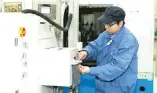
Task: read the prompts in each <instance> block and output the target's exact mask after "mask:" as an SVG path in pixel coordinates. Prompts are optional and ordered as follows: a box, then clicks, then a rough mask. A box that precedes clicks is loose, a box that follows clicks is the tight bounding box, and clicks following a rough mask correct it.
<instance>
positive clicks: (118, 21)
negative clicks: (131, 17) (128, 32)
mask: <svg viewBox="0 0 157 93" xmlns="http://www.w3.org/2000/svg"><path fill="white" fill-rule="evenodd" d="M121 21H122V20H117V21H116V23H117V24H118V25H119V23H120V22H121ZM123 25H125V22H124V21H123Z"/></svg>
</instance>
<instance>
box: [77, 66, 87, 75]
mask: <svg viewBox="0 0 157 93" xmlns="http://www.w3.org/2000/svg"><path fill="white" fill-rule="evenodd" d="M77 68H78V71H79V72H80V73H82V74H86V73H89V72H90V68H89V67H87V66H82V65H80V64H79V65H78V66H77Z"/></svg>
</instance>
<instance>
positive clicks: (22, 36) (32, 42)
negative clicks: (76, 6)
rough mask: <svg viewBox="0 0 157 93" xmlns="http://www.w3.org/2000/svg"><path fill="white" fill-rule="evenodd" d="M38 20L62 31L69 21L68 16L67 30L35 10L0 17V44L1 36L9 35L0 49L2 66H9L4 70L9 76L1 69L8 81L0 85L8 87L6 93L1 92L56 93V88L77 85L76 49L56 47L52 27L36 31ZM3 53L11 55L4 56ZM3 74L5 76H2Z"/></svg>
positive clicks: (70, 17)
mask: <svg viewBox="0 0 157 93" xmlns="http://www.w3.org/2000/svg"><path fill="white" fill-rule="evenodd" d="M23 13H29V14H23ZM41 17H42V18H43V19H45V20H46V21H47V23H49V24H51V25H52V26H54V27H56V28H58V29H61V30H62V31H68V30H69V26H70V23H71V19H72V15H70V16H69V21H68V23H67V26H66V27H65V28H63V27H61V26H59V25H58V24H57V23H55V22H53V21H52V20H50V19H49V18H48V17H47V16H45V15H43V14H41V13H40V12H37V11H35V10H29V9H27V10H23V11H22V13H9V14H8V13H1V14H0V20H1V22H0V25H1V27H0V31H1V40H3V38H5V35H4V34H7V33H8V31H11V32H10V33H9V34H8V39H6V41H5V43H3V45H2V46H1V54H2V53H4V54H3V55H1V56H3V57H4V59H3V58H2V59H3V60H4V65H3V66H4V67H7V65H9V66H8V68H7V69H9V70H10V73H9V72H7V71H6V68H1V71H5V72H3V73H4V77H5V76H6V78H5V79H8V81H9V82H8V83H6V82H5V84H4V85H3V84H1V85H3V87H4V86H5V85H6V86H7V85H10V83H11V84H12V85H11V86H10V87H9V90H7V89H6V90H5V92H7V93H59V92H60V91H61V89H60V88H59V87H68V88H70V89H72V90H73V89H75V88H76V87H77V86H78V84H79V82H80V80H79V78H80V76H79V75H80V74H79V72H78V71H77V68H76V65H77V64H78V63H80V62H81V61H78V60H77V52H78V49H77V48H72V47H71V48H60V47H58V46H57V44H56V41H55V40H56V37H55V35H54V30H53V27H52V28H51V30H49V32H47V30H43V29H42V30H40V26H41V24H40V18H41ZM8 23H9V24H8ZM1 42H2V41H1ZM5 49H8V50H7V51H8V52H11V53H6V51H5ZM7 57H9V58H7ZM10 62H11V63H10ZM7 73H9V75H5V74H7ZM10 74H12V75H13V76H11V75H10ZM10 88H11V89H10Z"/></svg>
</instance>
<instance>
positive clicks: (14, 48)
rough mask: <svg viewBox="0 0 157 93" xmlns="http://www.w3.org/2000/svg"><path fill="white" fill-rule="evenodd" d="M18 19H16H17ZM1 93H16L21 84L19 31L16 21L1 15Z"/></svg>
mask: <svg viewBox="0 0 157 93" xmlns="http://www.w3.org/2000/svg"><path fill="white" fill-rule="evenodd" d="M15 19H16V18H15ZM0 20H1V21H0V43H1V44H0V56H1V57H0V60H1V61H0V73H1V76H0V78H1V79H0V82H1V83H0V87H1V88H0V91H1V92H2V91H3V92H5V93H16V91H17V90H18V89H19V84H20V76H21V73H20V65H21V63H20V52H19V51H18V44H19V40H18V34H19V33H18V30H19V28H18V27H16V26H15V24H16V23H15V21H12V18H11V17H10V16H7V15H5V16H4V15H3V14H0Z"/></svg>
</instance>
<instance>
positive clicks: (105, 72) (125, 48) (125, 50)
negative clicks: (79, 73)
mask: <svg viewBox="0 0 157 93" xmlns="http://www.w3.org/2000/svg"><path fill="white" fill-rule="evenodd" d="M135 43H136V42H133V41H131V42H128V39H126V40H124V42H122V44H120V46H121V47H120V48H119V49H118V52H117V53H116V54H115V55H113V56H112V58H113V60H112V61H111V62H109V63H108V64H106V65H103V66H97V67H91V68H90V73H89V74H91V75H93V76H96V77H97V78H98V79H100V80H104V81H111V80H114V79H116V78H117V77H119V76H120V75H122V74H123V73H124V72H125V71H126V70H127V68H128V66H129V65H130V62H131V60H132V58H133V56H134V54H135V53H136V52H137V51H138V44H137V43H136V44H135Z"/></svg>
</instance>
